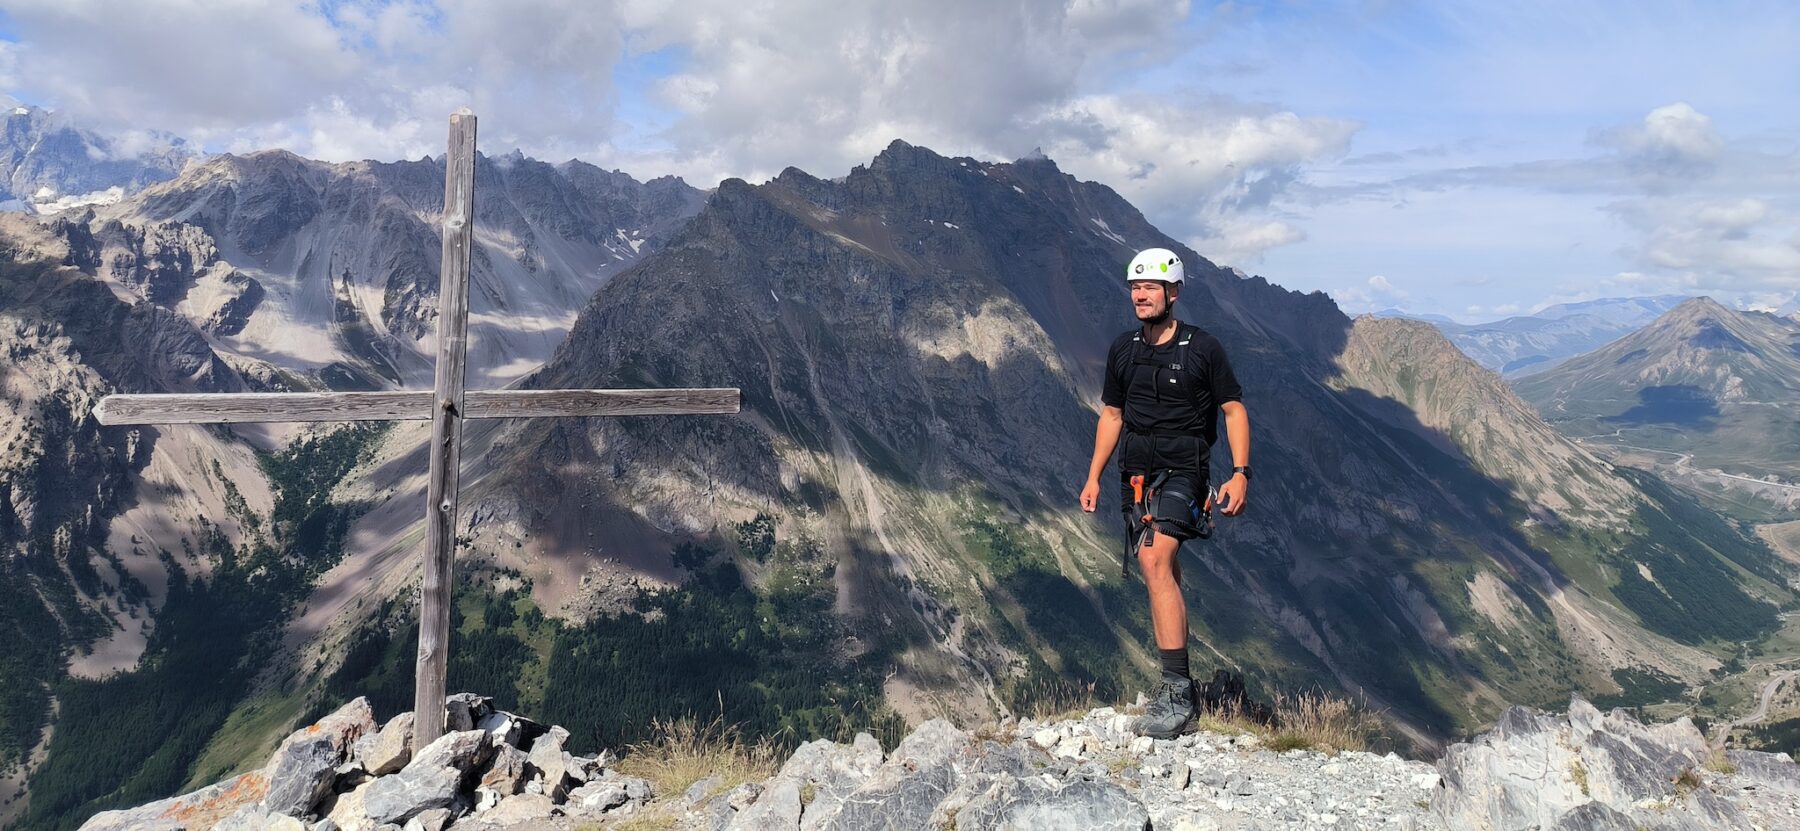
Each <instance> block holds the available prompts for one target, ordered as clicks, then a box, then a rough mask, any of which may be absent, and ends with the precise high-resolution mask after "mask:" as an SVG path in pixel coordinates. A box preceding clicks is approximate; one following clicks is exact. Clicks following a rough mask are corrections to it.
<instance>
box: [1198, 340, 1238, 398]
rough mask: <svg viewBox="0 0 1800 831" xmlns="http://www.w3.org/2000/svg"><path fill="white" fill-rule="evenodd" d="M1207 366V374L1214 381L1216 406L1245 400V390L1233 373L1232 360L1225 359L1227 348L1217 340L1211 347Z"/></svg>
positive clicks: (1213, 393)
mask: <svg viewBox="0 0 1800 831" xmlns="http://www.w3.org/2000/svg"><path fill="white" fill-rule="evenodd" d="M1206 364H1207V374H1208V376H1209V377H1210V378H1211V380H1212V400H1213V405H1214V406H1218V405H1220V404H1224V403H1225V402H1227V401H1242V400H1244V388H1243V387H1240V386H1238V379H1237V375H1236V374H1235V373H1233V372H1232V371H1231V360H1230V359H1229V358H1226V357H1225V347H1224V346H1223V345H1221V344H1220V343H1219V341H1218V340H1217V339H1213V341H1212V343H1211V344H1210V345H1209V349H1208V350H1207V356H1206Z"/></svg>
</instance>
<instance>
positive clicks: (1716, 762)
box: [1706, 747, 1738, 776]
mask: <svg viewBox="0 0 1800 831" xmlns="http://www.w3.org/2000/svg"><path fill="white" fill-rule="evenodd" d="M1706 769H1707V770H1710V771H1712V772H1713V773H1718V774H1723V775H1725V776H1730V775H1732V774H1734V773H1737V772H1738V767H1737V765H1736V764H1734V763H1733V762H1732V761H1731V759H1730V758H1729V757H1727V756H1726V755H1725V749H1724V748H1722V747H1715V748H1713V751H1712V752H1711V753H1709V754H1707V757H1706Z"/></svg>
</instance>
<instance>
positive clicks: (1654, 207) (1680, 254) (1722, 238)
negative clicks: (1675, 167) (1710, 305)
mask: <svg viewBox="0 0 1800 831" xmlns="http://www.w3.org/2000/svg"><path fill="white" fill-rule="evenodd" d="M1611 210H1612V211H1613V213H1614V215H1615V216H1617V217H1618V218H1619V220H1620V221H1622V222H1623V223H1624V224H1625V225H1626V226H1627V227H1629V228H1631V229H1632V230H1634V231H1636V232H1637V233H1638V235H1639V240H1640V241H1639V242H1636V243H1634V244H1633V245H1632V246H1630V247H1628V248H1627V250H1626V251H1625V252H1624V253H1626V254H1627V256H1629V257H1631V258H1632V259H1633V260H1634V261H1635V262H1636V263H1637V264H1638V265H1639V267H1640V269H1642V270H1643V271H1647V272H1651V273H1652V274H1655V275H1658V276H1661V277H1663V278H1665V279H1666V280H1668V281H1672V282H1674V283H1675V284H1677V285H1679V286H1681V287H1683V288H1692V289H1699V290H1703V291H1721V292H1745V291H1773V290H1791V289H1800V216H1796V215H1795V214H1794V213H1792V212H1790V211H1776V210H1774V209H1772V207H1771V206H1770V205H1769V204H1768V203H1767V202H1765V201H1763V200H1761V199H1755V198H1744V199H1734V200H1729V201H1715V200H1708V199H1674V198H1645V199H1634V200H1627V201H1622V202H1619V203H1616V204H1615V205H1613V206H1612V207H1611Z"/></svg>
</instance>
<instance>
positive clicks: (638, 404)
mask: <svg viewBox="0 0 1800 831" xmlns="http://www.w3.org/2000/svg"><path fill="white" fill-rule="evenodd" d="M474 195H475V116H474V115H473V114H472V113H470V112H469V111H468V110H466V109H465V110H459V111H457V112H456V113H455V114H454V115H452V116H450V148H449V152H448V154H447V155H446V156H445V164H444V257H443V270H442V271H441V272H440V274H441V279H440V280H439V284H438V359H437V386H436V388H435V389H434V390H433V391H432V392H425V391H423V390H420V391H415V392H309V393H214V394H194V395H109V396H106V397H105V398H103V399H101V400H100V403H99V404H98V405H97V406H95V407H94V416H95V417H96V418H98V419H99V420H100V423H101V424H106V425H114V424H220V423H226V422H252V421H400V420H409V421H423V420H426V419H430V420H431V479H430V483H429V484H428V485H427V487H426V501H425V504H426V507H425V511H426V535H425V568H424V572H425V574H424V581H423V583H422V585H421V587H420V593H421V594H420V601H419V660H418V675H417V679H416V687H415V690H414V695H413V712H414V714H415V717H414V723H413V731H414V736H415V741H414V745H413V746H414V747H424V746H425V745H427V744H429V743H431V742H432V741H434V740H436V739H437V738H438V737H439V736H441V735H443V732H444V727H445V725H444V706H445V703H444V692H445V690H444V685H445V677H444V676H445V674H446V670H447V668H448V666H449V657H450V656H449V649H448V647H449V643H450V567H451V562H452V558H453V555H454V553H455V547H456V533H455V531H456V477H457V464H458V462H459V460H460V458H459V457H460V445H461V443H462V421H463V419H465V418H539V417H545V416H619V415H679V414H698V413H735V412H737V411H738V391H737V390H736V389H665V390H475V391H471V392H468V393H466V394H465V393H464V392H463V352H464V347H465V345H466V341H467V339H468V317H469V252H470V247H471V244H472V242H473V238H474V230H475V200H474Z"/></svg>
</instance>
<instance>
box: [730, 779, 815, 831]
mask: <svg viewBox="0 0 1800 831" xmlns="http://www.w3.org/2000/svg"><path fill="white" fill-rule="evenodd" d="M803 807H804V806H803V805H802V803H801V800H800V784H799V783H798V782H796V781H794V780H792V779H780V780H777V781H776V782H775V784H773V785H770V786H769V788H768V789H767V790H765V791H763V792H762V795H761V796H759V797H757V799H756V801H755V802H753V803H751V804H750V806H749V807H747V808H745V809H744V810H742V811H740V812H738V814H737V816H735V817H733V818H732V820H731V824H730V825H727V826H726V828H727V829H728V831H763V829H767V831H798V829H799V828H800V811H801V809H802V808H803Z"/></svg>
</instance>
